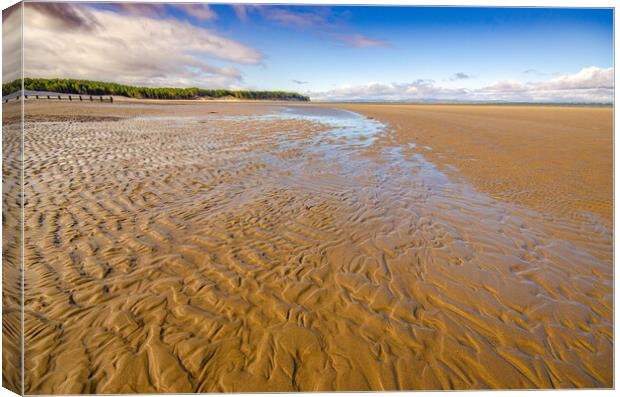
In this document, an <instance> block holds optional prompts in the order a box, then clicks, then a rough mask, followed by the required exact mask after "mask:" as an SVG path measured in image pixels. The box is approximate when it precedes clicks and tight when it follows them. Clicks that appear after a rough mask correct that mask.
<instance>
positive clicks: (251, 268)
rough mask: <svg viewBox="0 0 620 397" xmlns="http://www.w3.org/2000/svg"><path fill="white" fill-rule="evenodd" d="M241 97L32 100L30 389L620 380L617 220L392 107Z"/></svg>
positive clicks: (545, 384)
mask: <svg viewBox="0 0 620 397" xmlns="http://www.w3.org/2000/svg"><path fill="white" fill-rule="evenodd" d="M58 106H60V105H58ZM159 106H161V105H159ZM235 106H236V105H235V104H214V105H208V109H209V111H213V112H216V113H209V112H207V111H205V108H206V107H207V105H195V106H184V105H167V106H166V107H164V109H158V110H153V109H151V108H149V107H148V105H145V107H144V108H140V109H137V108H130V107H129V106H128V107H127V108H126V109H124V108H123V107H122V105H118V106H117V107H111V106H107V105H99V106H94V105H84V106H80V107H77V108H74V109H73V111H72V112H69V113H70V114H75V113H79V114H83V117H82V118H80V119H79V120H76V119H72V117H74V116H63V117H65V118H66V119H65V120H59V119H58V118H56V119H54V121H51V122H46V121H43V120H44V119H45V115H49V114H52V113H53V114H55V115H61V116H62V115H63V114H64V112H66V109H61V108H58V109H56V108H54V105H34V104H33V105H31V106H30V110H31V114H32V115H33V117H34V115H36V114H39V115H40V116H38V117H37V118H35V119H33V121H30V122H28V124H27V126H26V131H27V132H26V153H25V161H26V169H27V175H26V178H27V180H28V181H29V184H28V186H27V187H26V196H27V200H28V204H27V207H26V236H27V241H26V242H25V243H26V246H25V256H26V264H27V275H26V286H27V289H26V314H25V329H26V335H25V338H26V362H25V365H26V371H27V372H26V391H27V392H28V393H119V392H125V393H131V392H143V393H148V392H177V393H178V392H192V391H195V392H215V391H293V390H300V391H310V390H405V389H480V388H552V387H610V386H611V385H612V359H611V357H612V342H613V339H612V311H611V305H612V253H611V244H612V233H611V231H610V230H609V228H608V227H607V224H606V223H605V222H604V221H597V218H596V217H594V218H592V219H593V220H592V222H590V223H587V222H579V221H577V220H575V219H574V218H571V217H567V218H562V217H554V218H552V219H548V218H545V219H544V220H543V218H541V216H540V214H539V213H538V212H537V211H536V210H535V209H532V208H531V207H525V206H521V205H517V204H512V203H510V202H508V201H498V200H496V199H493V198H490V197H489V196H487V195H486V194H483V193H481V192H480V191H478V190H477V189H476V188H474V187H472V186H471V185H469V184H467V183H466V182H464V181H463V180H462V179H460V178H458V175H456V174H450V175H447V174H445V173H444V172H443V171H442V170H440V168H438V167H437V166H436V164H434V163H432V162H431V161H429V160H428V158H427V154H428V153H430V152H432V151H433V148H432V147H429V148H425V147H424V146H426V145H421V144H420V143H417V142H407V143H405V144H403V143H402V142H398V141H397V139H395V136H396V134H397V131H398V130H397V129H396V126H394V125H391V124H386V123H382V122H380V121H378V120H376V119H369V118H365V117H363V116H361V115H359V114H356V113H351V112H347V111H343V110H338V109H324V108H318V107H295V108H291V107H284V108H283V107H282V106H280V105H277V106H275V105H273V106H272V105H270V106H266V105H253V106H249V107H235ZM27 110H28V109H27ZM102 114H107V115H108V116H113V117H118V119H114V120H109V119H108V120H105V119H104V120H102V119H97V118H96V117H100V116H102ZM89 117H93V119H90V120H89Z"/></svg>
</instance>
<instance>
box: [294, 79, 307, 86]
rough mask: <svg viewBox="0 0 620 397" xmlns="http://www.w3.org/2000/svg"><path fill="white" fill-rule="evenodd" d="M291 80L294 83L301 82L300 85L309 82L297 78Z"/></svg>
mask: <svg viewBox="0 0 620 397" xmlns="http://www.w3.org/2000/svg"><path fill="white" fill-rule="evenodd" d="M291 81H292V82H293V83H295V84H300V85H301V84H308V82H307V81H301V80H295V79H293V80H291Z"/></svg>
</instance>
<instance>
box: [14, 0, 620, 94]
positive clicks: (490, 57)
mask: <svg viewBox="0 0 620 397" xmlns="http://www.w3.org/2000/svg"><path fill="white" fill-rule="evenodd" d="M5 14H8V15H5ZM13 14H18V13H13ZM11 18H16V15H11V14H10V13H7V12H5V13H3V24H4V25H6V26H10V25H11ZM24 20H25V22H26V24H25V26H24V73H25V75H26V76H27V77H48V78H51V77H65V78H84V79H91V80H101V81H114V82H119V83H124V84H132V85H146V86H160V87H161V86H175V87H203V88H231V89H261V90H287V91H296V92H300V93H304V94H307V95H309V96H310V97H311V99H312V100H388V101H424V100H465V101H468V100H475V101H477V100H482V101H489V100H492V101H495V100H498V101H580V102H581V101H594V102H610V101H612V100H613V11H612V10H611V9H567V8H564V9H560V8H473V7H472V8H463V7H403V6H400V7H386V6H282V5H260V6H258V5H252V6H250V5H204V4H178V3H177V4H175V3H172V4H162V3H155V4H145V3H107V4H106V3H91V4H88V3H26V9H25V11H24ZM10 34H11V33H10V32H9V31H8V30H7V29H4V28H3V35H4V36H5V37H6V36H9V35H10ZM5 41H6V39H5ZM14 41H15V40H14ZM7 42H9V43H10V42H12V41H11V40H9V41H7ZM5 47H10V45H7V46H5ZM5 50H6V51H11V48H6V49H5V48H3V51H5ZM14 50H17V49H14ZM4 58H5V59H6V55H5V56H4ZM7 73H8V72H7V71H5V72H4V73H3V78H5V81H6V79H7V78H10V77H11V76H9V75H8V74H7Z"/></svg>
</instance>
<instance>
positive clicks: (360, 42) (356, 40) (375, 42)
mask: <svg viewBox="0 0 620 397" xmlns="http://www.w3.org/2000/svg"><path fill="white" fill-rule="evenodd" d="M338 39H339V40H340V41H342V42H343V43H345V44H348V45H350V46H351V47H355V48H370V47H382V48H389V47H391V45H390V43H388V42H387V41H385V40H382V39H377V38H372V37H368V36H364V35H362V34H352V35H347V36H339V37H338Z"/></svg>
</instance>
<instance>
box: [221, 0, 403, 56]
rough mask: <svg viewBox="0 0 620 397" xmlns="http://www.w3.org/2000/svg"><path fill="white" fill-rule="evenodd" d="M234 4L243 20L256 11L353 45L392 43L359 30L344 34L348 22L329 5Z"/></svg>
mask: <svg viewBox="0 0 620 397" xmlns="http://www.w3.org/2000/svg"><path fill="white" fill-rule="evenodd" d="M232 8H233V10H234V12H235V14H236V15H237V18H238V19H239V20H240V21H241V22H247V21H249V19H250V15H252V14H257V15H259V16H260V17H261V18H263V19H264V20H266V21H269V22H272V23H275V24H278V25H282V26H287V27H290V28H294V29H301V30H309V31H311V32H313V33H315V34H320V35H323V36H324V37H328V38H330V39H331V40H335V41H338V42H340V43H343V44H346V45H347V46H350V47H353V48H372V47H379V48H388V47H391V44H390V43H389V42H388V41H386V40H383V39H379V38H375V37H369V36H366V35H363V34H360V33H350V34H342V30H343V27H344V26H345V23H344V19H343V18H342V14H341V13H338V12H335V11H333V10H332V9H331V8H330V7H294V8H291V7H286V6H269V5H242V4H234V5H232ZM344 29H346V28H344Z"/></svg>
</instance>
